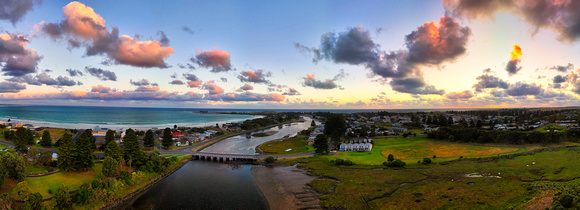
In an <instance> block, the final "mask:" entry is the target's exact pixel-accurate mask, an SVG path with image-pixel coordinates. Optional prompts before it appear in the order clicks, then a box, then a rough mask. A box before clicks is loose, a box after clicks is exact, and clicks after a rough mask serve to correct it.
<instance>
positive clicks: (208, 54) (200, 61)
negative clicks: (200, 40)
mask: <svg viewBox="0 0 580 210" xmlns="http://www.w3.org/2000/svg"><path fill="white" fill-rule="evenodd" d="M190 60H191V62H193V63H196V64H197V65H199V66H200V67H203V68H211V70H210V72H214V73H218V72H227V71H230V70H233V69H232V65H231V63H230V53H229V52H227V51H221V50H217V49H214V50H213V51H204V52H202V51H201V50H198V51H197V55H196V56H195V57H193V58H191V59H190Z"/></svg>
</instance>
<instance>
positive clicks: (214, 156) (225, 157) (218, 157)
mask: <svg viewBox="0 0 580 210" xmlns="http://www.w3.org/2000/svg"><path fill="white" fill-rule="evenodd" d="M191 158H192V159H194V160H210V161H214V160H215V161H222V162H227V161H256V160H258V159H262V158H265V157H262V156H259V155H237V154H219V153H209V152H194V153H192V154H191Z"/></svg>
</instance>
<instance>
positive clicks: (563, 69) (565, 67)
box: [546, 63, 574, 73]
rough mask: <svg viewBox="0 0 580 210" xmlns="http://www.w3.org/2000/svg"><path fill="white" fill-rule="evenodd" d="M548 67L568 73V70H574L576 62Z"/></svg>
mask: <svg viewBox="0 0 580 210" xmlns="http://www.w3.org/2000/svg"><path fill="white" fill-rule="evenodd" d="M546 68H547V69H550V70H556V71H559V72H562V73H567V72H570V71H573V70H574V64H572V63H568V65H566V66H560V65H558V66H551V67H546Z"/></svg>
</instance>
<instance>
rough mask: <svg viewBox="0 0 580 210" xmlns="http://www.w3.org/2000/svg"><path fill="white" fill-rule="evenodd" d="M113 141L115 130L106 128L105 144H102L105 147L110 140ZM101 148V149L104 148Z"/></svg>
mask: <svg viewBox="0 0 580 210" xmlns="http://www.w3.org/2000/svg"><path fill="white" fill-rule="evenodd" d="M112 141H115V131H113V130H108V131H107V134H105V144H103V146H104V147H105V148H106V147H107V145H109V143H110V142H112ZM105 148H103V150H104V149H105Z"/></svg>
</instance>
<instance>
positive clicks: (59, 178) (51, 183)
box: [24, 164, 103, 198]
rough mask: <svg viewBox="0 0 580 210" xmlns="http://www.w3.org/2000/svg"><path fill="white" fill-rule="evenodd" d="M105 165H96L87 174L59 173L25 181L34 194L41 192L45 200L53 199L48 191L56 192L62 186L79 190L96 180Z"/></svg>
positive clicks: (29, 178)
mask: <svg viewBox="0 0 580 210" xmlns="http://www.w3.org/2000/svg"><path fill="white" fill-rule="evenodd" d="M102 167H103V165H102V164H95V166H94V167H93V169H92V170H88V171H86V172H59V173H55V174H51V175H48V176H42V177H26V178H25V179H24V180H25V181H27V182H28V186H29V187H30V189H31V190H32V192H39V193H40V194H42V197H43V198H48V197H52V195H51V194H49V193H48V190H49V189H50V190H52V192H56V190H57V189H58V187H60V186H61V185H62V184H66V186H67V187H68V188H69V189H70V190H76V189H78V188H79V187H80V186H81V185H82V184H83V183H85V182H86V181H88V180H91V179H94V178H95V177H96V176H97V175H98V174H99V173H101V169H102Z"/></svg>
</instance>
